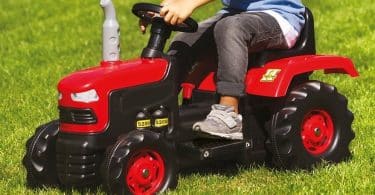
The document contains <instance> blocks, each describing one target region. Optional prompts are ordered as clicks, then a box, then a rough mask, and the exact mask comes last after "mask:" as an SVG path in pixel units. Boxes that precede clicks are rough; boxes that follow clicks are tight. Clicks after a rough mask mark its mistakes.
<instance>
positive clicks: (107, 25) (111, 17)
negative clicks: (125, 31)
mask: <svg viewBox="0 0 375 195" xmlns="http://www.w3.org/2000/svg"><path fill="white" fill-rule="evenodd" d="M100 6H101V7H102V8H103V11H104V17H105V18H104V23H103V46H102V47H103V48H102V50H103V61H104V62H107V61H118V60H120V25H119V24H118V22H117V19H116V10H115V7H114V6H113V3H112V1H111V0H101V1H100Z"/></svg>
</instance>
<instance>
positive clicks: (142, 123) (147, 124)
mask: <svg viewBox="0 0 375 195" xmlns="http://www.w3.org/2000/svg"><path fill="white" fill-rule="evenodd" d="M150 126H151V120H150V119H147V120H139V121H137V128H146V127H150Z"/></svg>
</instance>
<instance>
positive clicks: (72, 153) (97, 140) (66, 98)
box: [23, 0, 358, 194]
mask: <svg viewBox="0 0 375 195" xmlns="http://www.w3.org/2000/svg"><path fill="white" fill-rule="evenodd" d="M101 5H102V7H103V8H104V12H105V16H106V19H105V22H104V25H103V39H104V40H103V58H104V59H103V61H102V62H101V63H100V65H99V66H96V67H93V68H90V69H87V70H82V71H78V72H75V73H73V74H71V75H69V76H67V77H65V78H63V79H62V80H61V81H60V82H59V84H58V91H59V100H58V108H59V111H60V117H59V119H58V120H55V121H51V122H49V123H47V124H44V125H42V126H40V127H38V128H37V129H36V132H35V134H34V135H33V136H32V137H31V138H30V139H29V140H28V141H27V143H26V155H25V157H24V158H23V164H24V166H25V167H26V170H27V184H28V186H31V187H40V186H59V187H85V186H95V185H99V184H103V186H104V188H105V189H106V190H107V192H108V193H111V194H155V193H157V192H162V191H165V190H166V189H168V188H174V187H176V185H177V175H178V173H179V170H181V169H183V168H186V167H198V166H201V165H202V164H205V163H215V162H223V161H238V162H242V163H246V164H249V163H259V164H264V163H266V164H270V165H273V166H274V167H277V168H284V169H311V168H313V166H314V165H316V164H318V163H320V162H322V161H328V162H332V163H337V162H340V161H343V160H345V159H348V158H349V157H350V155H351V154H350V151H349V144H350V142H351V140H352V139H353V138H354V133H353V131H352V128H351V125H352V122H353V115H352V113H351V112H350V111H349V110H348V108H347V99H346V98H345V97H344V96H343V95H341V94H339V93H338V92H337V90H336V88H335V87H334V86H332V85H329V84H326V83H323V82H320V81H315V80H309V75H310V74H311V73H312V72H313V71H315V70H324V71H325V73H345V74H349V75H350V76H352V77H356V76H358V73H357V71H356V70H355V68H354V65H353V63H352V61H351V60H350V59H347V58H344V57H337V56H325V55H316V54H315V40H314V22H313V16H312V14H311V12H310V11H309V10H308V9H306V14H305V18H306V25H305V27H304V29H303V32H302V35H301V37H300V39H299V40H298V42H297V44H296V45H295V47H294V48H292V49H290V50H277V51H264V52H261V53H257V54H255V55H254V59H253V60H252V62H253V63H254V64H252V67H254V66H255V67H254V68H251V69H250V70H249V71H248V73H247V79H246V86H247V87H246V92H247V96H246V97H244V98H242V99H241V100H240V113H241V114H242V115H243V117H244V124H243V125H244V126H243V134H244V139H243V140H239V141H238V140H237V141H232V140H225V139H212V138H205V137H202V136H201V135H199V134H197V133H196V132H193V131H192V124H193V123H195V122H196V121H199V120H202V119H204V117H205V116H206V115H207V114H208V112H209V111H210V106H211V105H212V104H214V103H216V101H217V98H218V96H217V94H216V93H215V82H214V81H215V71H213V72H210V73H208V74H207V75H204V78H203V79H201V80H200V81H199V82H195V83H193V82H184V83H183V84H182V85H181V86H180V85H179V84H178V82H177V76H176V75H177V71H178V66H177V65H176V63H175V62H176V61H175V59H174V58H173V56H168V55H166V54H164V53H163V49H164V46H165V43H166V40H167V39H168V38H169V36H170V34H171V31H184V32H193V31H195V30H196V29H197V23H196V22H195V21H194V20H193V19H191V18H189V19H187V20H186V21H185V22H184V23H183V24H181V25H178V26H170V25H167V24H166V23H164V21H163V19H162V18H160V17H157V16H153V17H151V16H150V14H148V13H149V12H154V13H158V12H159V11H160V6H157V5H153V4H147V3H138V4H135V5H134V7H133V13H134V14H135V15H137V16H138V17H140V18H142V19H145V20H148V21H149V22H150V23H151V37H150V40H149V42H148V45H147V47H146V48H145V49H144V50H143V52H142V55H141V58H139V59H135V60H128V61H120V60H119V47H118V43H119V37H118V34H119V32H118V23H117V21H116V14H115V11H114V7H113V4H112V2H111V1H110V0H101ZM152 15H153V14H152ZM180 88H182V96H183V103H182V104H179V90H180Z"/></svg>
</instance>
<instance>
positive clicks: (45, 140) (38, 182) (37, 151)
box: [22, 120, 59, 188]
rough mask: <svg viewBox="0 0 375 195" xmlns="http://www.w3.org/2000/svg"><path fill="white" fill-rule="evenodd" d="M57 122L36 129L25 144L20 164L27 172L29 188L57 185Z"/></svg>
mask: <svg viewBox="0 0 375 195" xmlns="http://www.w3.org/2000/svg"><path fill="white" fill-rule="evenodd" d="M58 132H59V121H58V120H54V121H51V122H49V123H47V124H44V125H42V126H40V127H38V128H37V129H36V131H35V134H34V135H33V136H32V137H31V138H30V139H29V140H27V142H26V154H25V156H24V157H23V160H22V163H23V165H24V166H25V168H26V171H27V178H26V182H27V183H26V184H27V186H28V187H30V188H41V187H43V186H45V187H54V186H57V185H59V182H58V178H57V172H56V156H55V155H56V138H57V134H58Z"/></svg>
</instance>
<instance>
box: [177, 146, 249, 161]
mask: <svg viewBox="0 0 375 195" xmlns="http://www.w3.org/2000/svg"><path fill="white" fill-rule="evenodd" d="M252 149H253V141H252V140H239V141H232V140H224V139H216V140H215V139H198V140H194V141H191V142H185V143H181V144H178V145H177V150H178V154H179V155H180V159H182V160H181V161H180V164H181V166H183V167H185V166H186V167H190V166H194V165H195V164H200V163H202V162H205V161H225V160H238V159H240V158H241V157H243V155H245V153H248V152H249V150H252Z"/></svg>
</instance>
